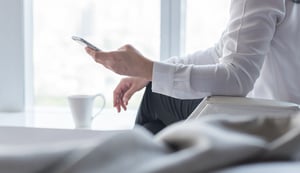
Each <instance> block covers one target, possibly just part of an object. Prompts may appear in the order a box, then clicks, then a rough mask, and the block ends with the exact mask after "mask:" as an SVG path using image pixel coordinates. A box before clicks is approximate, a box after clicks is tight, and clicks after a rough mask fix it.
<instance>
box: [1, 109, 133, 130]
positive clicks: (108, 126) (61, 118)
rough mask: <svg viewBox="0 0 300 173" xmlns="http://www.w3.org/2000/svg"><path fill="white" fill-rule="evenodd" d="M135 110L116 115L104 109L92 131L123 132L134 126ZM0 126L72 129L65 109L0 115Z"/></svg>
mask: <svg viewBox="0 0 300 173" xmlns="http://www.w3.org/2000/svg"><path fill="white" fill-rule="evenodd" d="M135 115H136V110H127V111H125V112H121V113H117V112H116V110H114V109H104V110H103V111H102V112H101V113H100V115H99V116H97V117H96V118H95V119H94V121H93V123H92V129H93V130H125V129H132V128H133V126H134V121H135ZM0 126H16V127H37V128H55V129H74V123H73V119H72V115H71V112H70V111H69V110H68V109H67V108H55V109H53V108H36V109H35V110H34V111H26V112H21V113H3V112H1V113H0Z"/></svg>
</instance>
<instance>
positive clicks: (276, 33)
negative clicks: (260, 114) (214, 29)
mask: <svg viewBox="0 0 300 173" xmlns="http://www.w3.org/2000/svg"><path fill="white" fill-rule="evenodd" d="M299 76H300V4H296V3H293V2H292V1H291V0H232V2H231V7H230V19H229V22H228V25H227V27H226V30H225V31H224V33H223V35H222V37H221V39H220V41H219V42H218V43H217V44H216V45H215V46H214V47H212V48H210V49H207V50H204V51H198V52H196V53H193V54H190V55H187V56H185V57H172V58H170V59H168V60H167V62H155V63H154V68H153V80H152V91H153V92H156V93H161V94H164V95H168V96H172V97H175V98H180V99H196V98H202V97H206V96H210V95H232V96H246V95H248V96H249V97H256V98H268V99H276V100H282V101H290V102H294V103H297V104H300V77H299Z"/></svg>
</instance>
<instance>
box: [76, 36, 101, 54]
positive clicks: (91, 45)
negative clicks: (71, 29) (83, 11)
mask: <svg viewBox="0 0 300 173" xmlns="http://www.w3.org/2000/svg"><path fill="white" fill-rule="evenodd" d="M72 39H73V40H74V41H76V42H77V43H79V44H81V45H83V46H85V47H89V48H91V49H93V50H95V51H100V49H98V48H97V47H96V46H94V45H93V44H91V43H89V42H88V41H86V40H84V39H83V38H80V37H77V36H73V37H72Z"/></svg>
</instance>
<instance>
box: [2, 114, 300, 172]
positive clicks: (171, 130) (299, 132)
mask: <svg viewBox="0 0 300 173" xmlns="http://www.w3.org/2000/svg"><path fill="white" fill-rule="evenodd" d="M299 117H300V115H293V116H284V117H270V116H269V117H268V116H260V117H252V116H230V115H218V114H216V115H210V116H205V117H202V118H199V119H197V120H194V121H189V122H180V123H176V124H174V125H172V126H170V127H168V128H166V129H164V130H163V131H161V132H160V133H159V134H157V135H156V136H152V135H151V134H150V133H148V132H147V131H145V130H144V129H142V128H136V129H134V130H132V131H123V132H95V131H78V130H73V131H64V130H56V131H55V130H42V129H26V128H20V129H16V128H1V130H0V172H5V173H19V172H22V173H35V172H43V173H48V172H49V173H50V172H51V173H94V172H95V173H96V172H97V173H99V172H100V173H101V172H103V173H120V172H127V173H166V172H167V173H196V172H198V173H199V172H217V171H222V170H223V171H225V172H222V173H229V172H233V173H236V172H239V169H241V167H234V168H230V167H233V166H237V165H241V163H242V165H245V164H246V163H252V164H253V162H254V163H256V162H257V163H258V162H261V163H262V162H264V161H266V160H267V161H270V160H278V159H282V160H286V161H288V162H286V163H294V162H291V161H298V160H299V159H300V123H299ZM20 134H21V135H20ZM43 134H44V135H43ZM20 136H23V139H22V138H20V139H18V138H19V137H20ZM25 136H26V137H25ZM16 138H17V139H16ZM274 163H276V162H274ZM278 164H279V165H280V163H278ZM271 167H272V166H269V168H271ZM250 168H251V167H249V170H251V169H250ZM286 168H287V170H286V171H289V168H288V167H286ZM293 169H294V171H295V170H296V171H297V170H298V171H299V172H300V168H299V166H294V167H293ZM241 170H242V169H241Z"/></svg>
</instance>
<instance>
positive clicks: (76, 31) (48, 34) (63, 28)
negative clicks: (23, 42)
mask: <svg viewBox="0 0 300 173" xmlns="http://www.w3.org/2000/svg"><path fill="white" fill-rule="evenodd" d="M33 7H34V14H33V15H34V86H35V104H36V106H41V107H44V106H66V96H67V95H69V94H74V93H76V94H78V93H84V94H86V93H88V94H89V93H91V94H96V93H98V92H101V93H103V94H104V95H105V96H106V99H107V102H108V107H110V108H111V107H112V93H113V89H114V88H115V86H116V85H117V84H118V82H119V80H120V78H121V77H120V76H118V75H116V74H114V73H112V72H110V71H109V70H107V69H105V68H104V67H102V66H100V65H99V64H96V63H95V62H94V61H93V60H92V59H91V58H90V57H89V56H88V55H87V54H86V53H85V52H84V49H83V47H81V46H80V45H79V44H77V43H75V42H74V41H72V40H71V37H72V36H73V35H77V36H81V37H83V38H85V39H87V40H89V41H90V42H92V43H93V44H95V45H97V46H98V47H99V48H101V49H103V50H115V49H117V48H118V47H121V46H122V45H124V44H127V43H130V44H133V45H134V46H135V47H136V48H137V49H138V50H140V51H141V52H143V54H144V55H145V56H147V57H151V58H153V59H156V60H158V59H159V56H160V50H159V49H160V45H159V43H160V0H110V1H107V0H43V1H39V0H35V1H34V4H33ZM136 98H139V97H136ZM138 104H139V100H138V99H132V100H131V103H130V106H132V107H134V108H136V107H137V106H138Z"/></svg>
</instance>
